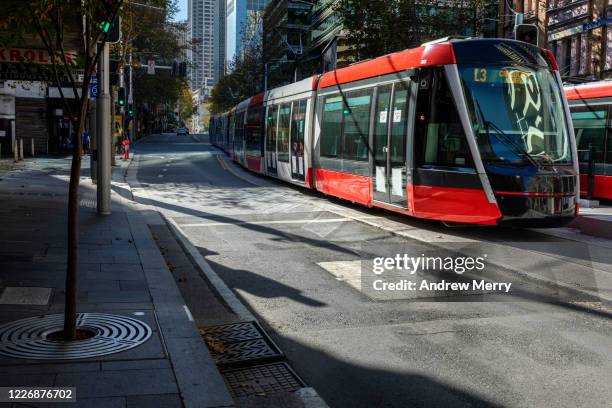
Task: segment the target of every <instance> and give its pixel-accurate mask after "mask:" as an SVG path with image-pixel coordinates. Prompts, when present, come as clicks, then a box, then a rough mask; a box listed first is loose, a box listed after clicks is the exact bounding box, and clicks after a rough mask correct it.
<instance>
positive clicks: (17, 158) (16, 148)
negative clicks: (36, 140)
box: [13, 139, 19, 162]
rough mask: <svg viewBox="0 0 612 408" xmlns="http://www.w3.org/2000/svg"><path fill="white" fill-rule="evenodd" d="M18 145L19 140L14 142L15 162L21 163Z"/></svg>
mask: <svg viewBox="0 0 612 408" xmlns="http://www.w3.org/2000/svg"><path fill="white" fill-rule="evenodd" d="M17 145H18V143H17V139H15V140H13V160H14V161H15V162H18V161H19V149H18V147H17Z"/></svg>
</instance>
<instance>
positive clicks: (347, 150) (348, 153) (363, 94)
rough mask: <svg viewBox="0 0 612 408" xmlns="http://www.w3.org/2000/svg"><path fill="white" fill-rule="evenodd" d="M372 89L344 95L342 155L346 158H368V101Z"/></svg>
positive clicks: (369, 100) (370, 98)
mask: <svg viewBox="0 0 612 408" xmlns="http://www.w3.org/2000/svg"><path fill="white" fill-rule="evenodd" d="M371 100H372V90H371V89H367V90H360V91H355V92H350V93H348V94H347V95H346V104H347V106H346V107H344V109H343V111H342V112H343V115H344V132H343V133H344V134H343V142H344V143H343V148H342V157H343V158H344V159H348V160H368V135H369V133H370V102H371Z"/></svg>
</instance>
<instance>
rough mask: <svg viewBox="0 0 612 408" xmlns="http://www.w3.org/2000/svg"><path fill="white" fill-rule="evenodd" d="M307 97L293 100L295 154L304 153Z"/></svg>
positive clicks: (293, 146)
mask: <svg viewBox="0 0 612 408" xmlns="http://www.w3.org/2000/svg"><path fill="white" fill-rule="evenodd" d="M306 101H307V100H306V99H302V100H299V101H296V102H293V115H292V117H291V151H292V152H293V155H294V156H298V155H303V154H304V132H305V131H306Z"/></svg>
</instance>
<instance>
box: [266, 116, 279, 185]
mask: <svg viewBox="0 0 612 408" xmlns="http://www.w3.org/2000/svg"><path fill="white" fill-rule="evenodd" d="M277 121H278V105H272V106H270V107H269V108H268V114H267V115H266V170H267V174H273V175H276V122H277Z"/></svg>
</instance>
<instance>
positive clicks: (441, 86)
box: [416, 70, 474, 168]
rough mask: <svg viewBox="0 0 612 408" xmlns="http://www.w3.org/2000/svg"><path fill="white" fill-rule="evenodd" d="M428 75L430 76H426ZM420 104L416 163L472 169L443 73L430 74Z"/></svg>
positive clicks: (422, 91)
mask: <svg viewBox="0 0 612 408" xmlns="http://www.w3.org/2000/svg"><path fill="white" fill-rule="evenodd" d="M426 75H429V73H426ZM427 81H428V85H427V87H422V89H421V90H420V91H419V96H418V102H417V132H416V134H417V139H416V146H417V149H418V150H416V151H417V152H420V154H418V155H417V158H416V159H417V163H418V164H419V165H431V166H443V167H468V168H473V167H474V164H473V162H472V157H471V154H470V150H469V146H468V144H467V140H466V138H465V133H464V131H463V127H462V126H461V122H460V119H459V114H458V112H457V108H456V106H455V102H454V100H453V96H452V93H451V91H450V88H449V86H448V83H447V81H446V78H445V77H444V74H443V73H442V71H441V70H434V71H433V72H431V77H428V78H427Z"/></svg>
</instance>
